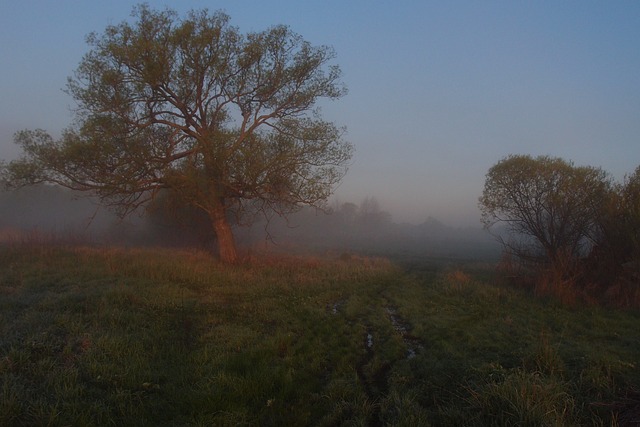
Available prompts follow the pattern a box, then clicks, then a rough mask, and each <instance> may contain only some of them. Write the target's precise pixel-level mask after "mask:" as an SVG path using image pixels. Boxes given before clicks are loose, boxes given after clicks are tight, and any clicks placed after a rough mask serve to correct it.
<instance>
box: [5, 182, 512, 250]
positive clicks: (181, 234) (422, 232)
mask: <svg viewBox="0 0 640 427" xmlns="http://www.w3.org/2000/svg"><path fill="white" fill-rule="evenodd" d="M235 234H236V237H237V240H238V243H239V246H240V251H241V253H244V254H251V253H256V252H275V253H300V252H303V253H314V254H326V253H331V254H336V255H344V254H366V255H378V256H388V257H401V258H412V257H421V256H430V257H445V258H457V259H460V258H464V259H495V258H496V257H497V256H498V254H499V252H500V247H499V245H498V244H497V243H496V242H495V240H494V239H493V237H492V236H491V235H489V233H487V232H486V231H485V230H483V229H482V228H481V226H480V224H479V223H478V225H477V226H475V227H473V226H469V227H456V226H452V225H451V224H448V223H447V222H446V220H441V219H439V218H435V217H427V218H425V220H424V221H423V222H420V223H417V224H412V223H407V222H401V221H398V220H396V219H395V218H394V215H393V214H392V213H391V212H389V211H387V210H386V208H385V206H382V205H381V204H380V203H379V202H378V201H377V199H376V198H375V197H371V196H365V197H363V199H362V200H354V201H352V202H351V201H350V202H342V203H341V202H339V201H334V202H333V203H332V204H331V205H330V206H329V208H328V209H327V211H326V212H321V211H319V210H316V209H312V208H304V209H302V210H301V211H300V212H298V213H296V214H293V215H290V216H289V217H287V218H283V217H278V216H276V215H274V216H273V217H271V218H262V219H258V220H257V221H256V222H254V223H253V224H251V225H249V226H236V227H235ZM0 239H1V240H2V241H3V242H12V241H13V242H25V241H26V242H28V241H30V240H43V239H44V240H54V241H56V242H61V243H77V244H96V245H140V246H188V247H195V248H202V249H207V250H211V249H212V248H213V247H214V245H213V243H214V239H215V237H214V236H213V232H212V230H211V227H210V225H209V223H208V222H207V219H206V218H205V217H204V216H200V215H199V214H198V213H194V212H190V213H188V214H184V213H183V214H180V215H176V214H174V213H172V212H167V211H165V210H162V209H159V208H155V209H154V208H151V209H149V210H148V211H147V212H136V213H133V214H132V215H130V216H128V217H126V218H124V219H121V218H119V217H118V216H116V215H115V214H114V213H113V212H111V211H109V210H108V209H107V208H105V207H104V206H102V205H100V203H99V202H98V201H97V200H95V199H92V198H90V197H87V196H86V195H83V194H77V193H74V192H72V191H70V190H67V189H64V188H61V187H56V186H48V185H39V186H32V187H24V188H22V189H20V190H16V191H11V192H9V191H6V192H2V193H0Z"/></svg>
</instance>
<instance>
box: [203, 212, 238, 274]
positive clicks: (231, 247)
mask: <svg viewBox="0 0 640 427" xmlns="http://www.w3.org/2000/svg"><path fill="white" fill-rule="evenodd" d="M209 216H210V217H211V221H212V224H213V230H214V231H215V233H216V240H217V243H218V254H219V256H220V260H221V261H222V262H225V263H235V262H237V261H238V251H237V249H236V242H235V239H234V237H233V231H232V230H231V224H229V220H228V219H227V216H226V212H225V208H224V205H222V204H219V205H218V206H216V207H215V208H213V209H212V210H211V211H209Z"/></svg>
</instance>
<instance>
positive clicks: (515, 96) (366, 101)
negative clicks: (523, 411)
mask: <svg viewBox="0 0 640 427" xmlns="http://www.w3.org/2000/svg"><path fill="white" fill-rule="evenodd" d="M137 3H138V2H137V1H124V0H116V1H112V2H102V3H95V2H80V1H77V0H61V1H57V2H48V1H43V0H40V1H29V0H27V1H23V2H3V14H2V15H1V16H0V40H1V41H2V43H0V53H1V55H2V58H3V66H2V68H0V69H1V70H2V71H0V73H1V74H0V77H1V78H0V94H1V101H0V158H1V159H5V160H11V159H13V158H15V157H16V156H17V154H18V149H17V147H15V146H14V144H13V142H12V141H13V134H14V133H15V132H16V131H19V130H22V129H25V128H28V129H36V128H42V129H45V130H47V131H49V132H50V133H51V134H53V135H59V134H60V132H61V131H62V129H64V128H65V127H67V126H69V125H70V124H71V122H72V119H73V116H72V114H71V112H70V109H71V108H72V107H73V100H72V99H71V98H70V97H69V96H68V95H66V94H65V93H64V91H63V89H64V87H65V84H66V79H67V77H68V76H71V75H72V74H73V71H74V70H75V68H76V67H77V66H78V63H79V61H80V60H81V58H82V55H83V54H84V53H86V52H87V50H88V46H87V44H86V43H85V36H86V35H87V34H88V33H90V32H92V31H95V32H98V33H101V32H102V31H103V30H104V29H105V27H106V26H107V25H109V24H117V23H119V22H121V21H123V20H129V19H131V18H130V13H131V10H132V7H133V6H134V5H135V4H137ZM148 3H149V4H150V6H151V7H153V8H164V7H165V6H169V7H171V8H173V9H176V10H177V11H178V12H179V13H180V15H184V13H185V12H186V11H187V10H190V9H201V8H209V9H210V10H212V11H214V10H218V9H223V10H225V11H226V12H227V13H228V14H229V15H230V17H231V22H232V24H233V25H236V26H238V27H239V29H240V31H241V32H248V31H259V30H263V29H265V28H268V27H269V26H272V25H277V24H285V25H288V26H290V27H291V28H292V29H293V30H294V31H295V32H297V33H299V34H301V35H302V37H304V38H305V39H306V40H308V41H309V42H311V43H312V44H315V45H320V44H323V45H329V46H332V47H333V48H334V49H335V51H336V53H337V58H336V60H335V61H334V62H335V64H338V65H339V66H340V67H341V69H342V71H343V81H344V83H345V84H346V85H347V87H348V88H349V94H348V95H347V96H346V97H344V98H343V99H340V100H338V101H336V102H330V103H323V104H322V108H323V110H322V111H323V114H324V117H325V118H326V119H328V120H331V121H334V122H335V123H336V124H337V125H338V126H346V128H347V131H348V133H347V136H346V138H347V139H348V140H349V141H351V142H352V143H353V144H354V146H355V148H356V152H355V157H354V159H353V164H352V165H351V167H350V170H349V173H348V174H347V176H346V177H345V179H344V180H343V182H342V183H341V185H340V186H339V187H338V188H337V189H336V192H335V195H334V197H333V199H332V200H331V201H330V205H332V204H339V203H344V202H353V203H356V204H358V203H360V202H361V201H362V200H363V199H364V198H365V197H375V198H376V199H377V200H378V202H379V204H380V207H381V208H382V209H383V210H386V211H388V212H390V213H391V214H392V216H393V220H394V221H395V222H397V223H402V222H408V223H412V224H420V223H422V222H424V221H425V220H426V219H427V218H428V217H430V216H431V217H434V218H436V219H438V220H439V221H441V222H443V223H445V224H447V225H451V226H478V227H480V218H479V212H478V209H477V200H478V197H479V196H480V193H481V191H482V187H483V185H484V176H485V173H486V172H487V170H488V169H489V168H490V167H491V166H492V165H494V164H495V163H496V162H497V161H498V160H500V159H501V158H503V157H505V156H507V155H509V154H531V155H534V156H537V155H551V156H558V157H562V158H564V159H566V160H570V161H573V162H575V163H576V164H578V165H591V166H598V167H602V168H603V169H604V170H606V171H608V172H610V173H611V174H612V176H613V177H614V178H616V179H622V177H623V176H624V175H625V174H629V173H632V172H633V170H634V169H635V167H636V166H638V164H640V144H639V143H638V135H640V73H638V70H639V69H640V50H639V49H638V48H637V45H638V40H640V25H639V24H640V3H637V2H595V1H586V2H584V1H580V2H579V1H567V2H552V1H539V2H524V3H522V2H506V1H489V2H481V3H479V2H471V1H453V2H431V1H426V2H423V1H417V0H416V1H406V2H391V1H381V2H375V3H374V4H372V3H371V2H365V1H362V0H358V1H352V2H340V1H337V0H330V1H319V0H318V1H308V2H304V3H300V2H294V1H293V0H286V1H282V2H278V3H277V4H271V3H270V2H267V3H265V2H258V1H249V0H247V1H235V2H228V1H227V2H224V1H218V2H211V1H198V0H190V1H184V2H171V1H149V2H148Z"/></svg>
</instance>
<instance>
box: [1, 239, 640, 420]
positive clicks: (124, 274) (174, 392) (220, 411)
mask: <svg viewBox="0 0 640 427" xmlns="http://www.w3.org/2000/svg"><path fill="white" fill-rule="evenodd" d="M638 363H640V314H639V313H638V312H632V311H619V310H618V311H614V310H605V309H601V308H597V307H582V308H580V307H570V308H566V307H563V306H562V305H560V304H558V303H556V302H554V301H553V300H541V299H536V298H533V297H532V296H531V295H529V294H528V293H527V292H526V291H523V290H518V289H512V288H507V287H503V286H499V285H496V284H494V281H493V279H492V268H491V266H484V265H473V264H465V265H453V264H446V263H443V262H435V261H433V262H429V261H428V260H425V261H424V262H420V263H417V264H416V263H414V264H413V265H412V266H411V268H408V267H398V266H394V265H392V264H391V263H390V262H388V261H385V260H381V259H369V258H361V257H355V256H351V257H347V256H345V257H342V258H340V259H334V260H326V259H314V258H304V259H303V258H283V257H280V258H274V259H270V260H266V259H263V260H257V261H254V262H252V263H250V264H246V265H238V266H224V265H221V264H219V263H217V262H216V261H215V260H214V259H213V258H211V257H210V256H209V255H207V254H205V253H202V252H195V251H177V250H160V249H96V248H67V249H63V248H53V247H48V246H46V245H43V246H39V245H30V246H29V245H27V246H22V247H21V246H15V247H11V248H5V249H1V250H0V425H3V426H13V425H16V426H22V425H25V426H26V425H28V426H32V425H52V426H58V425H59V426H65V425H73V426H83V425H96V426H103V425H114V426H123V425H131V426H141V425H152V426H156V425H176V426H179V425H195V426H198V425H199V426H208V425H260V426H269V425H273V426H282V425H292V426H296V425H300V426H305V425H319V426H336V425H355V426H358V425H362V426H367V425H369V426H381V425H404V426H428V425H433V426H447V425H451V426H462V425H469V426H472V425H518V426H541V425H546V426H571V425H581V426H582V425H602V426H610V425H620V426H622V425H636V424H633V423H634V422H638V420H639V419H640V409H639V407H640V367H639V366H638Z"/></svg>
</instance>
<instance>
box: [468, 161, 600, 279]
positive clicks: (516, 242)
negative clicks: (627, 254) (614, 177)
mask: <svg viewBox="0 0 640 427" xmlns="http://www.w3.org/2000/svg"><path fill="white" fill-rule="evenodd" d="M610 192H611V183H610V180H609V178H608V176H607V174H606V173H605V172H604V171H602V170H601V169H599V168H594V167H577V166H574V165H573V164H571V163H569V162H566V161H564V160H562V159H560V158H554V157H549V156H540V157H537V158H533V157H531V156H525V155H513V156H508V157H506V158H504V159H502V160H501V161H499V162H498V163H497V164H496V165H494V166H493V167H491V169H489V171H488V173H487V176H486V181H485V186H484V191H483V193H482V196H481V197H480V201H479V202H480V203H479V206H480V210H481V212H482V222H483V223H484V225H485V227H487V228H490V227H492V226H494V225H496V224H502V225H504V226H505V230H506V232H507V234H508V236H507V237H506V238H502V241H503V243H504V244H505V246H506V247H507V248H508V249H509V250H510V251H512V252H513V253H515V254H516V255H517V256H519V257H521V258H529V259H536V260H542V261H546V262H550V263H551V264H552V265H554V266H556V267H560V266H561V265H562V263H563V262H564V261H565V260H566V257H573V258H575V257H577V256H579V255H580V254H582V253H584V250H585V245H588V244H589V243H592V242H595V241H596V240H597V238H598V235H599V231H600V229H599V226H600V218H601V215H602V212H603V211H602V209H603V206H605V205H606V203H607V202H608V200H609V195H610Z"/></svg>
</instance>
